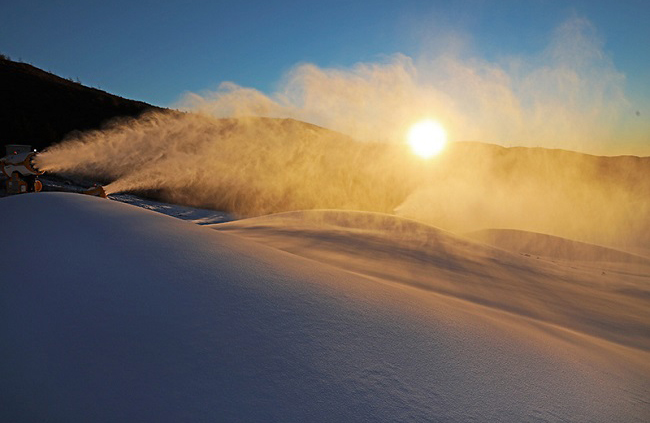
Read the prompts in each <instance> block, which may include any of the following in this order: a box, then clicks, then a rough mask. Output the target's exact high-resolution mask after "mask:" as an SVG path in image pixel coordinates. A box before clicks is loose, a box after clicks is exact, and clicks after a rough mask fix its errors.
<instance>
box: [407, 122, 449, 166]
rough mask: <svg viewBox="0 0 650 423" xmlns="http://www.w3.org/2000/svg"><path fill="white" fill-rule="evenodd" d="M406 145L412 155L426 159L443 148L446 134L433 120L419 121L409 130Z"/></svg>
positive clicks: (445, 142)
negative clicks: (407, 144)
mask: <svg viewBox="0 0 650 423" xmlns="http://www.w3.org/2000/svg"><path fill="white" fill-rule="evenodd" d="M408 143H409V145H410V146H411V150H413V153H415V154H417V155H418V156H420V157H422V158H424V159H428V158H430V157H433V156H435V155H436V154H439V153H440V152H441V151H442V150H443V149H444V148H445V145H446V144H447V133H446V132H445V128H443V127H442V125H440V124H439V123H438V122H436V121H435V120H431V119H426V120H421V121H419V122H418V123H416V124H414V125H413V126H411V129H409V133H408Z"/></svg>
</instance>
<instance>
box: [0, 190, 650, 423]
mask: <svg viewBox="0 0 650 423" xmlns="http://www.w3.org/2000/svg"><path fill="white" fill-rule="evenodd" d="M0 206H1V207H0V217H1V218H2V221H3V222H5V225H4V228H3V232H2V234H3V239H4V241H5V242H3V243H2V247H0V252H2V256H3V257H4V258H5V265H4V266H3V271H2V280H1V283H0V301H1V303H0V339H2V344H1V345H0V398H2V401H0V421H11V422H32V421H66V422H86V421H93V422H114V421H124V422H140V421H156V422H179V421H184V422H198V421H264V422H267V421H286V422H304V421H310V422H342V421H358V422H376V421H413V422H418V421H422V422H424V421H436V422H467V421H503V422H522V421H530V422H539V421H548V422H554V421H574V422H584V421H593V422H643V421H647V418H648V416H649V415H650V401H649V398H650V382H649V381H650V365H649V363H650V360H649V359H650V354H649V353H648V348H647V338H648V333H647V331H645V329H646V328H647V325H648V322H647V321H644V320H643V318H637V319H636V320H634V319H633V318H631V317H629V316H627V317H626V312H625V311H624V310H613V311H612V310H610V311H608V312H607V313H605V314H604V315H605V316H606V317H605V318H604V319H605V320H607V322H608V324H611V323H616V319H621V321H620V322H619V323H621V326H622V327H625V325H628V324H630V322H631V321H633V322H634V325H636V326H635V328H627V331H623V332H625V333H624V334H623V335H622V336H620V337H616V336H614V335H613V333H614V332H615V331H612V330H609V329H606V330H605V329H603V330H595V329H594V330H591V329H590V328H592V329H593V328H596V329H597V328H598V327H599V325H598V324H593V325H591V326H590V325H588V324H587V323H584V322H583V323H582V326H579V327H574V326H571V327H565V326H563V325H562V324H560V322H559V321H557V320H554V319H555V318H556V317H557V316H558V315H560V312H559V309H558V308H557V307H560V305H558V304H561V302H558V304H554V305H553V307H551V308H550V310H551V311H550V312H548V314H541V315H538V314H539V313H541V311H540V310H544V309H543V308H541V307H538V308H535V307H533V310H534V311H535V313H538V314H535V315H533V316H531V315H526V314H525V313H521V312H518V311H517V309H516V307H514V308H513V307H510V309H508V307H506V306H507V305H508V303H507V301H508V300H507V298H508V297H507V296H506V295H505V294H504V291H505V288H504V284H506V285H507V283H513V282H512V281H513V280H514V279H511V278H515V276H516V275H519V276H520V277H521V279H525V280H528V279H527V273H526V272H529V271H530V269H538V266H542V267H544V266H545V265H543V264H541V263H535V265H529V266H523V267H522V266H519V267H518V264H519V263H520V262H519V261H518V260H519V256H517V255H515V254H511V253H508V252H506V251H504V250H498V249H493V248H492V247H488V246H486V245H485V244H480V243H475V242H472V241H470V240H467V239H465V238H461V237H457V236H455V235H453V234H449V233H445V232H442V231H439V232H438V231H436V230H433V229H431V231H432V232H431V234H428V235H427V234H425V235H426V236H425V241H422V242H420V243H419V244H418V243H416V242H413V240H411V241H407V240H405V239H404V238H399V237H398V238H397V239H393V238H395V234H396V233H397V232H395V229H394V223H391V224H390V225H388V227H389V228H391V230H390V231H388V232H386V228H387V225H386V223H385V222H383V221H382V220H381V219H379V223H377V222H375V223H372V225H370V226H369V224H368V219H367V217H364V218H363V220H364V223H363V224H362V225H360V224H359V223H358V222H357V223H355V222H354V219H353V220H352V223H349V222H350V221H351V220H350V219H349V218H347V217H346V218H345V222H347V223H346V224H341V223H340V221H339V223H336V224H334V225H332V224H331V222H323V221H322V219H321V220H320V221H318V222H316V223H314V221H313V219H310V218H307V219H306V218H305V217H304V216H293V217H292V218H291V219H284V220H281V221H275V222H273V225H271V226H272V228H271V229H272V230H269V223H268V221H270V220H273V219H274V218H272V217H271V218H267V219H268V221H267V222H266V223H264V222H260V221H258V222H257V223H254V222H251V221H240V222H233V223H226V224H223V226H222V225H217V226H208V227H206V226H200V225H196V224H193V223H190V222H186V221H182V220H180V219H176V218H173V217H170V216H165V215H162V214H159V213H155V212H153V211H151V210H145V209H143V208H139V207H135V206H133V205H128V204H123V203H119V202H116V201H107V200H102V199H99V198H95V197H89V196H83V195H78V194H69V193H39V194H25V195H20V196H15V197H9V198H4V199H0ZM262 219H264V218H262ZM260 223H264V224H260ZM409 224H410V223H409ZM236 225H240V226H236ZM373 225H374V226H373ZM218 226H221V228H218ZM400 227H401V226H400ZM403 227H404V230H403V231H402V233H406V234H408V233H409V227H408V224H407V225H406V226H403ZM215 228H217V229H221V230H214V229H215ZM227 228H228V229H227ZM283 230H284V232H283ZM364 231H365V232H366V235H368V236H367V237H363V236H361V237H360V235H362V234H360V232H364ZM278 234H279V235H278ZM314 234H315V235H314ZM378 234H384V237H383V238H381V237H380V238H377V236H378ZM386 234H387V235H386ZM391 234H392V235H391ZM310 235H311V236H310ZM391 237H392V238H391ZM406 238H408V236H406ZM391 239H393V240H394V242H395V243H394V244H393V243H391ZM355 240H357V242H356V243H355ZM426 240H429V241H426ZM373 242H374V244H373ZM373 245H374V247H373ZM337 246H338V248H337ZM373 248H374V249H373ZM435 248H438V249H439V250H438V251H439V253H440V254H436V251H435V250H432V249H435ZM391 249H393V251H394V252H395V254H394V256H395V257H394V260H395V261H394V262H392V263H393V264H394V265H395V266H399V274H400V275H401V276H404V275H407V274H409V272H410V274H411V275H413V276H418V275H422V274H425V273H427V272H429V271H430V272H432V273H433V274H434V276H432V277H430V278H428V279H427V281H429V282H431V281H441V283H442V282H445V281H446V282H445V283H446V286H447V287H451V288H453V287H454V286H460V285H461V282H462V280H459V279H457V276H458V274H459V272H460V271H461V270H463V271H465V270H467V272H465V273H466V276H467V280H468V282H469V283H470V284H471V285H472V286H474V288H476V287H478V286H479V282H480V279H477V278H478V276H476V277H475V276H473V273H472V271H473V270H476V269H477V268H476V267H473V266H479V267H480V264H481V263H484V262H486V260H487V261H489V260H491V259H492V258H493V257H492V256H491V255H495V257H497V258H499V257H500V258H501V260H502V261H501V262H499V263H497V264H498V265H500V266H503V269H501V271H500V272H502V273H499V274H498V275H502V274H503V275H507V278H504V281H502V282H498V281H494V282H493V283H492V284H487V283H486V284H484V286H481V287H480V291H481V295H477V296H474V297H471V296H468V295H463V292H465V291H462V290H460V288H459V289H458V290H456V291H453V290H449V289H448V290H447V291H442V290H439V289H434V288H435V287H431V286H429V287H426V286H425V287H423V286H417V284H409V283H404V281H403V280H396V279H395V278H394V277H393V276H394V275H392V274H391V273H390V272H388V271H387V270H386V269H390V268H391V266H379V267H377V270H378V271H377V272H376V273H375V274H370V273H369V272H368V271H367V269H368V268H371V267H372V266H374V265H377V263H380V262H381V261H382V260H384V259H386V260H388V259H389V258H390V256H391ZM328 250H329V253H328V254H320V255H319V251H320V252H323V251H328ZM332 251H335V252H336V254H333V253H332ZM354 251H357V253H354ZM379 252H381V255H378V254H379ZM443 253H444V254H443ZM345 257H348V258H349V263H351V264H352V266H350V267H349V268H348V267H346V266H344V265H342V264H341V263H342V262H343V261H344V259H345ZM431 257H434V258H435V257H437V260H434V261H433V262H431V263H430V267H426V262H427V260H429V259H430V258H431ZM414 260H415V261H414ZM389 263H391V262H389ZM551 264H552V263H551V262H550V261H549V267H552V266H551ZM639 266H640V267H638V268H635V270H634V271H635V272H636V273H635V275H636V276H635V277H634V278H632V277H630V278H628V279H625V278H624V277H622V276H621V277H620V278H619V277H618V276H611V281H610V282H609V283H610V284H612V283H613V284H622V285H625V286H628V285H629V286H631V285H633V286H632V287H633V288H634V289H636V290H637V291H638V292H645V294H644V295H646V297H644V298H645V299H643V298H642V299H641V301H645V304H646V305H647V302H648V298H649V297H648V296H647V292H648V291H647V282H648V274H646V273H643V272H644V271H645V270H644V269H645V267H643V265H639ZM444 269H447V270H444ZM491 269H496V268H491ZM558 272H560V270H558V268H552V270H549V271H548V272H547V273H544V275H545V276H544V277H546V276H548V278H546V279H544V278H542V277H540V279H539V281H540V282H543V281H547V280H551V279H553V276H554V275H555V276H557V275H558V274H559V273H558ZM460 273H461V274H462V272H460ZM449 275H452V276H453V275H455V276H454V278H453V279H449V280H447V279H445V278H446V277H448V276H449ZM498 275H493V276H498ZM549 275H550V276H549ZM416 279H417V278H416ZM425 279H426V278H425ZM515 279H516V278H515ZM486 280H487V279H486ZM535 280H537V279H535ZM581 280H582V279H581ZM533 282H534V281H533ZM530 283H532V282H530V281H529V285H525V284H524V285H516V286H513V290H512V292H513V300H512V303H513V304H515V305H517V304H518V305H521V304H527V301H529V299H526V298H523V299H522V296H523V297H525V294H526V292H527V289H530V288H531V286H532V285H530ZM644 283H646V285H643V284H644ZM598 284H601V285H602V284H603V283H602V281H598ZM634 284H636V285H634ZM557 285H558V286H561V285H562V284H560V283H557ZM644 286H645V288H644ZM423 288H425V289H423ZM451 288H450V289H451ZM556 288H557V287H556ZM477 289H478V288H477ZM554 289H555V288H554ZM643 289H645V291H643ZM639 290H641V291H639ZM637 291H634V292H636V293H637V294H638V292H637ZM553 292H557V291H553ZM585 292H587V291H585ZM588 292H589V294H590V295H595V296H597V295H599V294H598V292H599V291H598V290H597V289H591V290H589V291H588ZM603 292H608V291H607V290H604V291H603ZM572 295H576V296H575V297H572V298H578V295H577V293H576V292H573V291H572ZM602 295H603V296H604V297H603V300H607V299H608V298H609V297H608V296H607V295H605V294H604V293H603V294H602ZM637 296H639V295H637ZM477 298H479V299H480V298H491V299H498V300H499V301H501V303H498V304H496V305H495V304H487V303H485V302H484V301H478V300H477ZM617 298H618V297H617ZM625 298H627V297H625ZM625 298H624V299H625ZM619 299H620V298H619ZM596 300H597V299H594V298H590V299H589V303H590V304H595V303H594V302H593V301H596ZM621 301H623V300H621ZM625 301H627V299H626V300H625ZM625 301H623V303H624V304H626V302H625ZM630 301H631V300H630ZM502 303H503V304H502ZM616 304H619V303H616ZM629 304H632V305H633V306H635V307H636V306H637V305H638V303H636V302H633V301H632V302H630V303H629ZM588 308H589V307H587V309H588ZM567 311H568V310H567ZM589 313H592V314H589ZM593 313H594V312H593V311H590V310H584V307H583V308H582V309H580V313H578V317H579V316H590V317H594V316H596V317H594V318H597V316H598V314H597V313H595V314H593ZM549 316H550V317H549ZM553 316H555V317H553ZM572 316H573V315H572ZM626 319H627V320H626ZM585 320H586V319H585ZM568 321H569V323H571V324H573V323H575V322H580V319H578V318H577V317H575V316H573V317H572V318H571V319H569V320H568ZM572 322H573V323H572ZM635 330H636V332H635ZM634 334H636V335H634Z"/></svg>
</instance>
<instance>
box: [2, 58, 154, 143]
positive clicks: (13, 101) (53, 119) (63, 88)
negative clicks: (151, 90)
mask: <svg viewBox="0 0 650 423" xmlns="http://www.w3.org/2000/svg"><path fill="white" fill-rule="evenodd" d="M0 92H1V93H2V96H1V97H0V146H2V145H4V144H31V145H32V146H33V147H34V148H37V149H39V150H42V149H44V148H45V147H47V146H49V145H52V144H54V143H57V142H59V141H61V140H62V139H63V138H64V137H65V135H66V134H68V133H69V132H71V131H74V130H78V131H83V130H88V129H96V128H100V127H101V125H102V124H103V123H104V122H106V121H107V120H110V119H112V118H114V117H117V116H139V115H140V114H141V113H142V112H144V111H146V110H151V109H157V110H161V109H160V108H159V107H155V106H152V105H150V104H147V103H143V102H140V101H133V100H128V99H125V98H122V97H118V96H115V95H112V94H109V93H107V92H104V91H101V90H98V89H95V88H89V87H86V86H84V85H81V84H80V83H77V82H73V81H70V80H68V79H64V78H61V77H58V76H56V75H53V74H51V73H49V72H45V71H43V70H41V69H38V68H36V67H34V66H32V65H29V64H27V63H18V62H14V61H11V60H6V59H5V58H3V57H2V56H0Z"/></svg>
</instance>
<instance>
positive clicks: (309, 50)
mask: <svg viewBox="0 0 650 423" xmlns="http://www.w3.org/2000/svg"><path fill="white" fill-rule="evenodd" d="M1 9H2V10H1V11H2V13H0V53H3V54H5V55H8V56H9V57H11V58H12V59H14V60H22V61H25V62H28V63H31V64H33V65H35V66H37V67H40V68H43V69H45V70H49V71H51V72H53V73H55V74H58V75H60V76H63V77H66V78H73V79H77V78H78V79H79V80H80V81H81V82H82V83H84V84H86V85H89V86H94V87H99V88H101V89H103V90H106V91H108V92H111V93H114V94H117V95H120V96H123V97H126V98H132V99H137V100H142V101H146V102H149V103H152V104H155V105H159V106H172V107H183V106H182V105H183V104H184V103H183V101H184V99H186V98H187V96H186V94H187V93H200V94H201V95H202V96H205V95H206V94H205V93H207V92H210V90H212V91H213V92H214V91H215V90H216V91H218V87H219V86H220V84H221V83H222V82H224V81H232V82H234V83H235V84H237V85H238V86H241V87H250V88H254V89H256V90H258V91H259V92H260V93H262V94H264V95H266V96H268V99H265V100H264V101H267V100H268V101H267V102H271V103H274V104H275V105H277V104H276V103H281V101H279V100H278V93H282V92H283V89H286V87H287V86H288V87H289V88H291V89H293V90H294V91H295V90H298V91H300V90H302V91H305V90H307V91H309V92H310V93H313V92H317V93H319V95H324V96H327V95H329V94H328V91H327V89H328V88H327V86H326V85H327V84H328V83H332V81H334V80H335V79H336V78H338V77H340V76H341V75H343V77H344V78H347V82H346V83H349V82H350V81H354V80H359V79H364V78H365V83H367V85H368V84H370V85H372V84H375V86H376V87H375V88H377V89H376V90H374V91H372V92H367V91H366V92H365V93H364V95H368V97H369V98H370V97H373V96H374V97H373V98H376V101H378V102H383V101H384V100H386V101H387V104H386V105H385V108H386V109H388V108H389V107H392V108H395V107H399V104H398V105H397V106H395V105H393V104H392V103H390V101H392V100H393V98H392V95H391V93H390V92H389V93H388V94H386V93H384V94H383V96H381V95H378V94H377V92H379V91H382V90H384V91H386V90H385V87H383V86H382V85H381V80H378V79H377V78H380V77H381V75H384V76H385V75H386V74H387V72H388V73H390V72H389V70H391V69H392V70H393V71H395V72H393V73H392V74H391V77H397V76H399V75H400V74H403V73H405V72H406V73H409V75H410V77H411V79H412V80H413V81H407V84H406V86H404V87H401V88H399V90H398V91H399V92H401V93H404V92H407V91H408V90H411V92H413V91H420V92H422V93H432V94H431V95H434V96H436V95H438V96H439V98H438V100H440V99H443V98H444V99H446V101H447V103H441V100H440V101H438V100H436V101H428V100H427V99H425V98H415V97H414V94H412V95H411V98H408V99H406V100H405V101H406V102H409V103H413V104H415V103H417V104H419V105H425V106H426V107H429V108H428V109H427V110H429V111H430V112H431V113H429V115H435V116H434V117H436V118H440V116H443V118H444V115H445V113H447V115H448V116H447V122H443V123H444V124H445V125H446V126H448V128H449V130H450V132H451V136H452V138H454V136H456V138H457V139H480V140H483V141H486V142H495V143H501V144H503V145H548V146H552V147H557V146H559V147H561V148H563V147H566V148H573V149H578V150H585V151H595V152H598V153H609V152H619V151H621V152H624V153H627V152H630V153H642V154H650V135H649V134H650V120H649V119H648V116H650V25H648V22H650V2H648V1H647V0H621V1H599V0H591V1H590V0H584V1H559V0H556V1H553V0H529V1H512V0H502V1H496V0H492V1H488V0H484V1H479V0H474V1H454V2H451V1H436V0H432V1H417V0H410V1H409V0H402V1H386V0H365V1H307V0H302V1H288V0H283V1H251V0H249V1H246V0H241V1H204V0H186V1H133V0H132V1H123V0H115V1H112V2H105V1H103V2H96V1H56V0H47V1H44V0H41V1H29V0H27V1H20V2H19V1H15V2H11V3H7V2H5V3H4V4H3V5H2V6H1ZM567 28H568V29H567ZM572 28H573V29H572ZM576 28H577V29H576ZM558 34H560V35H561V36H558ZM562 34H564V35H562ZM562 37H564V38H562ZM563 44H566V48H564V47H563ZM451 53H453V55H455V56H454V57H455V59H454V60H455V61H449V60H447V62H444V61H442V60H441V59H440V57H446V56H445V55H449V54H451ZM396 56H398V57H406V58H407V59H408V60H401V59H397V60H396V59H395V57H396ZM574 59H575V60H574ZM396 61H397V62H399V66H397V67H396V65H395V63H396ZM411 61H412V62H413V63H414V65H413V66H411ZM359 63H364V64H368V66H370V67H372V66H375V67H376V68H373V69H375V70H378V72H379V76H378V74H377V72H375V73H369V72H367V69H366V70H364V69H361V70H359V68H358V67H357V66H356V65H357V64H359ZM585 63H586V64H587V65H585ZM305 64H313V65H314V69H315V70H314V69H311V68H309V69H306V68H305V67H304V65H305ZM301 66H303V67H301ZM382 66H383V67H382ZM411 67H413V68H414V69H415V70H412V69H411ZM310 69H311V70H310ZM387 69H388V70H387ZM441 69H442V70H441ZM454 69H456V70H459V69H460V70H462V72H465V73H469V74H473V75H475V76H477V78H475V79H469V77H467V75H461V76H459V77H456V76H455V75H451V76H450V72H451V73H453V72H454ZM549 69H550V70H549ZM567 69H568V70H569V71H570V72H566V70H567ZM296 70H298V71H299V72H298V74H299V76H304V75H305V73H310V72H311V73H310V77H314V75H316V76H315V78H316V80H318V81H320V82H319V83H321V82H323V83H324V84H325V85H324V87H325V88H323V89H321V91H318V90H316V91H314V89H315V88H314V87H313V84H312V86H307V85H305V84H304V80H303V82H301V81H297V82H296V80H294V79H292V78H294V74H295V73H296ZM339 71H340V72H339ZM337 72H339V73H337ZM341 72H342V74H341ZM346 72H347V73H346ZM571 72H573V73H571ZM501 74H505V75H507V77H508V78H506V79H507V80H506V81H505V82H504V81H503V78H501ZM396 75H397V76H396ZM422 75H425V76H426V77H427V78H428V79H427V80H426V81H424V82H422V81H419V80H420V79H423V77H422ZM319 78H320V79H319ZM441 78H443V79H444V78H447V79H448V81H446V82H445V84H446V85H445V84H443V85H444V86H437V85H436V84H438V81H439V80H441ZM576 78H577V79H576ZM312 79H314V78H312ZM425 79H426V78H425ZM572 80H576V81H578V82H576V84H575V86H574V87H572V88H571V89H575V93H573V92H569V91H567V90H565V89H563V88H562V86H563V85H562V84H567V83H569V84H570V81H572ZM287 81H289V82H287ZM414 81H415V82H414ZM402 82H403V81H402ZM301 83H302V84H303V85H300V84H301ZM413 84H415V85H417V84H420V86H416V87H415V88H413V87H411V85H413ZM468 84H469V85H472V84H477V85H476V86H480V87H483V88H485V89H486V90H487V91H486V90H483V91H481V90H478V89H477V90H475V91H467V90H466V89H465V88H466V86H467V85H468ZM536 84H537V85H539V86H537V87H533V88H534V89H533V88H531V85H536ZM450 87H451V88H450ZM454 87H455V88H454ZM352 89H356V86H353V87H352ZM453 89H456V90H457V91H458V95H457V93H456V92H454V91H453ZM490 90H491V91H490ZM495 90H496V91H499V90H500V92H501V91H504V90H505V91H507V92H506V95H503V98H502V99H501V100H499V101H500V102H499V103H495V104H490V103H487V104H484V105H483V106H482V107H483V108H482V109H481V108H478V107H477V106H476V104H477V101H476V100H477V99H482V98H484V97H486V96H488V95H490V93H491V92H494V91H495ZM441 93H442V94H443V95H442V96H440V94H441ZM375 94H377V95H376V96H375ZM423 95H424V94H423ZM553 95H555V97H553ZM508 96H510V97H512V96H514V97H517V100H516V102H517V106H516V108H518V109H516V110H510V109H508V107H510V106H511V105H509V103H508V102H509V101H510V100H509V98H508ZM420 97H422V96H420ZM486 98H488V99H489V97H486ZM576 99H577V100H576ZM330 100H331V99H328V101H330ZM351 100H353V101H354V100H355V99H354V98H351ZM305 101H306V99H305V98H302V99H298V100H297V102H296V101H294V104H292V105H290V106H291V107H287V105H286V104H281V106H282V110H283V111H284V112H286V111H287V110H294V111H295V109H296V107H297V106H296V104H300V105H302V104H303V103H305ZM344 101H345V99H344V98H339V99H336V104H337V105H338V106H337V107H339V109H341V110H344V109H348V107H347V106H345V105H343V106H342V103H343V102H344ZM217 103H218V102H217ZM434 103H435V104H434ZM452 103H453V104H452ZM218 104H220V103H218ZM446 104H447V105H453V107H451V106H450V107H447V106H446ZM540 104H541V106H540ZM310 107H311V110H308V111H305V110H302V111H301V113H294V116H295V117H297V118H304V119H305V120H308V121H311V122H312V123H317V124H322V125H324V126H328V127H331V128H332V129H338V130H341V131H344V132H347V133H351V134H353V135H359V136H362V135H363V134H361V133H360V132H359V131H358V129H359V128H358V127H359V126H360V125H366V126H377V125H375V123H376V122H375V121H374V120H372V119H370V117H369V116H370V115H368V116H366V120H367V122H365V123H364V122H362V120H363V119H362V118H361V117H360V118H359V119H357V120H355V127H345V126H344V125H343V126H342V125H339V123H340V121H341V120H340V119H338V118H339V116H337V117H336V119H335V118H334V117H333V116H327V112H326V113H323V112H322V111H319V110H318V107H317V106H314V105H313V104H312V105H311V106H310ZM423 107H424V106H423ZM452 108H453V111H451V112H450V111H449V110H447V109H452ZM495 108H503V110H504V112H503V113H501V114H494V113H492V112H493V109H495ZM510 108H511V109H512V107H510ZM213 109H214V107H213ZM367 109H368V105H367V104H366V105H364V109H363V110H362V111H361V112H364V113H365V112H367V111H368V110H367ZM314 110H315V112H314ZM390 110H392V109H390ZM390 110H389V111H388V112H390ZM463 110H468V112H467V113H465V115H463ZM508 110H510V111H508ZM637 111H639V113H638V114H637V113H636V112H637ZM284 112H283V113H284ZM411 112H413V111H412V110H411ZM411 112H410V113H411ZM506 112H507V113H506ZM373 113H374V115H373V116H379V115H380V114H381V113H376V111H375V112H373ZM404 113H406V112H404ZM411 114H413V113H411ZM415 114H417V112H415ZM541 114H545V115H544V116H541ZM281 115H291V113H285V114H281ZM384 115H385V114H384ZM461 115H463V116H461ZM546 115H548V116H549V118H548V119H549V123H548V124H546V123H545V120H544V119H546V117H545V116H546ZM389 117H390V116H389ZM384 120H385V119H384ZM410 120H411V118H410V117H408V118H404V119H403V121H404V122H407V121H408V122H410ZM443 120H444V119H443ZM516 120H519V121H524V120H526V122H524V123H521V122H520V123H519V129H516V130H515V129H512V128H511V127H506V126H507V123H509V122H514V121H516ZM532 120H536V123H535V124H534V125H532V124H531V125H528V123H527V122H528V121H532ZM500 121H504V122H506V123H504V124H501V123H500ZM475 122H479V123H480V122H483V123H482V124H479V123H476V124H474V123H475ZM495 122H496V123H495ZM402 123H403V122H401V121H400V122H395V123H394V124H393V126H392V128H387V127H386V128H381V130H379V129H376V132H377V133H380V132H381V133H389V131H388V129H390V130H391V131H392V130H394V131H402V132H403V128H402V126H403V125H402ZM497 124H499V125H500V126H499V125H497ZM513 125H514V124H513ZM470 126H472V128H469V127H470ZM514 126H516V125H514ZM547 127H550V129H554V128H558V129H557V130H556V133H555V134H553V133H551V132H550V131H549V130H547V129H548V128H547ZM577 127H590V128H592V129H593V130H592V131H590V132H584V131H583V132H579V131H576V128H577ZM463 128H465V129H463ZM467 128H469V129H467ZM530 128H537V129H530ZM561 128H564V129H561ZM470 129H471V130H470ZM355 131H356V132H355ZM357 132H359V133H357ZM454 132H455V133H454ZM621 133H624V134H625V135H626V137H627V138H626V139H629V142H628V144H629V145H631V146H632V147H630V148H627V147H626V148H621V149H617V148H618V147H616V148H610V147H611V146H612V145H614V143H615V142H619V141H618V139H619V138H620V137H618V135H619V134H621ZM371 135H372V137H375V138H376V136H377V134H371ZM544 137H546V138H548V137H553V138H555V139H557V140H559V139H562V140H569V139H575V140H578V139H582V140H583V141H581V142H582V144H584V142H587V141H585V140H592V139H596V138H598V140H596V141H588V142H590V143H591V144H590V145H588V146H586V147H585V146H584V145H582V144H576V143H571V142H568V141H567V142H565V143H564V144H563V143H561V142H560V141H556V142H555V143H550V144H543V143H541V142H539V141H537V140H539V139H541V138H544ZM563 142H564V141H563ZM619 144H620V143H619ZM619 147H620V146H619Z"/></svg>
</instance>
